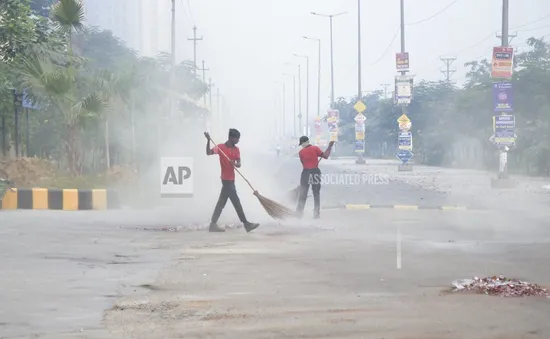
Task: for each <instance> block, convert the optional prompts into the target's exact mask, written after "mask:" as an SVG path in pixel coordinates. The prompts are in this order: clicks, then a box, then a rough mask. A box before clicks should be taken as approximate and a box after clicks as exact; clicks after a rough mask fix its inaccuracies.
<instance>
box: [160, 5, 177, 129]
mask: <svg viewBox="0 0 550 339" xmlns="http://www.w3.org/2000/svg"><path fill="white" fill-rule="evenodd" d="M170 38H171V42H170V90H171V91H172V90H173V88H174V86H175V80H176V0H172V31H171V36H170ZM175 108H176V103H175V102H174V97H173V94H172V93H170V116H171V117H173V116H174V115H175V111H176V110H175ZM159 123H160V119H159ZM159 133H160V129H159Z"/></svg>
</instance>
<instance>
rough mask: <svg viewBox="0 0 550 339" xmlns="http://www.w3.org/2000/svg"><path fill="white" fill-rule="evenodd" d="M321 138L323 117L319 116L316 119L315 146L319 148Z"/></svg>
mask: <svg viewBox="0 0 550 339" xmlns="http://www.w3.org/2000/svg"><path fill="white" fill-rule="evenodd" d="M321 136H322V130H321V117H319V116H317V117H315V145H317V146H319V145H320V143H321Z"/></svg>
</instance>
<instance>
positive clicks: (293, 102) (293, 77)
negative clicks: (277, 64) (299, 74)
mask: <svg viewBox="0 0 550 339" xmlns="http://www.w3.org/2000/svg"><path fill="white" fill-rule="evenodd" d="M283 75H284V76H288V77H292V106H293V111H294V119H293V120H294V136H296V76H295V75H292V74H287V73H283Z"/></svg>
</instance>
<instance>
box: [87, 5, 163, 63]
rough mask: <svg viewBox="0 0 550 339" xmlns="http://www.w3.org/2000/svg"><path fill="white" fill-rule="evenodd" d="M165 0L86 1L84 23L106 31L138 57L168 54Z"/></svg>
mask: <svg viewBox="0 0 550 339" xmlns="http://www.w3.org/2000/svg"><path fill="white" fill-rule="evenodd" d="M170 4H171V3H170V1H169V0H87V1H85V2H84V6H85V8H86V21H87V24H88V25H90V26H97V27H100V28H101V29H104V30H109V31H111V32H113V34H114V35H115V36H116V37H118V38H120V39H121V40H123V41H124V42H126V45H127V46H128V47H130V48H132V49H134V50H136V51H138V53H139V54H140V55H141V56H156V55H158V54H159V53H162V52H166V53H167V52H169V51H170V18H171V12H170Z"/></svg>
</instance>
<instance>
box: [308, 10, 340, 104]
mask: <svg viewBox="0 0 550 339" xmlns="http://www.w3.org/2000/svg"><path fill="white" fill-rule="evenodd" d="M346 13H347V12H341V13H338V14H330V15H326V14H319V13H315V12H311V14H312V15H316V16H322V17H325V18H329V22H330V83H331V84H330V107H331V108H334V48H333V34H332V19H333V18H335V17H337V16H340V15H343V14H346Z"/></svg>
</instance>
